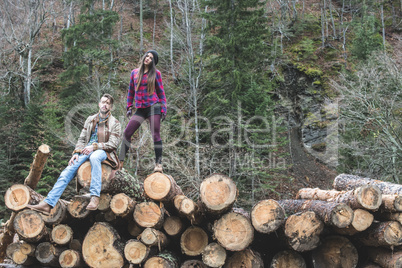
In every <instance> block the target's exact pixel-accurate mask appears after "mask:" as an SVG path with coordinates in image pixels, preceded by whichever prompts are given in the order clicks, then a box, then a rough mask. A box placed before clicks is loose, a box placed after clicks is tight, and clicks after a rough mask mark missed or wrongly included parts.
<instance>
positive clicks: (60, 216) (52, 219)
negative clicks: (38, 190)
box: [41, 199, 70, 225]
mask: <svg viewBox="0 0 402 268" xmlns="http://www.w3.org/2000/svg"><path fill="white" fill-rule="evenodd" d="M68 204H69V202H67V201H65V200H62V199H59V201H58V202H57V204H56V205H55V206H54V208H52V209H51V210H50V213H49V215H44V214H42V215H41V216H42V219H43V221H44V222H45V223H46V224H48V225H57V224H60V223H62V222H65V221H67V220H68V219H69V217H70V213H69V212H68V208H67V206H68Z"/></svg>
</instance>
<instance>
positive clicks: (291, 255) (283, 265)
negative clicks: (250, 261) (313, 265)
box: [271, 250, 307, 268]
mask: <svg viewBox="0 0 402 268" xmlns="http://www.w3.org/2000/svg"><path fill="white" fill-rule="evenodd" d="M306 267H307V265H306V261H305V260H304V259H303V257H302V256H301V255H300V254H299V253H297V252H296V251H292V250H285V251H280V252H278V253H277V254H275V256H274V257H273V258H272V261H271V268H306Z"/></svg>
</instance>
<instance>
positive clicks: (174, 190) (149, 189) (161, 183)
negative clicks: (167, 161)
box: [144, 172, 183, 202]
mask: <svg viewBox="0 0 402 268" xmlns="http://www.w3.org/2000/svg"><path fill="white" fill-rule="evenodd" d="M144 192H145V195H146V196H148V197H149V198H151V199H152V200H155V201H161V202H169V201H171V200H172V199H173V197H175V196H176V195H182V194H183V191H182V190H181V188H180V186H178V185H177V183H176V181H175V180H174V179H173V178H172V176H169V175H166V174H164V173H160V172H155V173H152V174H151V175H149V176H148V177H146V178H145V180H144Z"/></svg>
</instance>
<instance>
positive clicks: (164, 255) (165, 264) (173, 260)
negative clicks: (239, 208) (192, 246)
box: [144, 251, 179, 268]
mask: <svg viewBox="0 0 402 268" xmlns="http://www.w3.org/2000/svg"><path fill="white" fill-rule="evenodd" d="M144 268H179V261H178V259H177V257H176V256H174V255H173V253H171V252H168V251H163V252H161V253H159V254H158V255H156V256H153V257H151V258H149V259H148V260H147V261H146V262H145V264H144Z"/></svg>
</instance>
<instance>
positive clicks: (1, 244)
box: [0, 232, 13, 263]
mask: <svg viewBox="0 0 402 268" xmlns="http://www.w3.org/2000/svg"><path fill="white" fill-rule="evenodd" d="M12 242H13V236H12V235H10V234H9V233H8V232H3V233H1V234H0V263H3V262H4V259H5V257H6V256H7V254H6V251H7V247H8V246H9V245H10V244H11V243H12Z"/></svg>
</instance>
